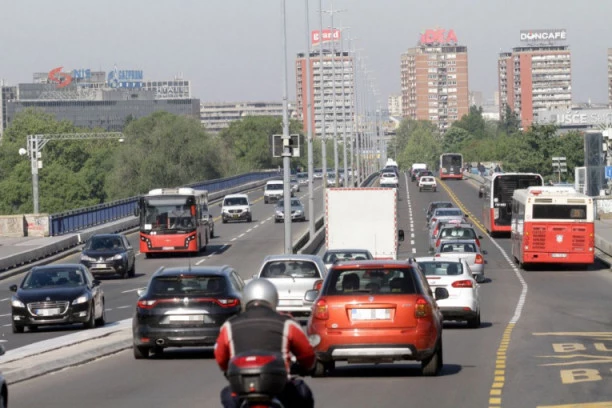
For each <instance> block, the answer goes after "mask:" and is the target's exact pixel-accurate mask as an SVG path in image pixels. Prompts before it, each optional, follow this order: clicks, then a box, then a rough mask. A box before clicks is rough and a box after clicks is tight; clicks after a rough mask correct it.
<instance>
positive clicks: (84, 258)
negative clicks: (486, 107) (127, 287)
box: [81, 234, 136, 278]
mask: <svg viewBox="0 0 612 408" xmlns="http://www.w3.org/2000/svg"><path fill="white" fill-rule="evenodd" d="M81 263H82V264H83V265H85V266H86V267H87V268H89V271H90V272H91V274H92V275H94V276H100V275H105V276H109V275H119V276H121V277H122V278H128V277H130V278H133V277H134V276H135V275H136V254H135V252H134V248H133V247H132V245H131V244H130V241H128V239H127V237H126V236H125V235H122V234H96V235H94V236H92V237H91V238H90V239H89V241H87V243H86V244H85V247H84V248H83V252H81Z"/></svg>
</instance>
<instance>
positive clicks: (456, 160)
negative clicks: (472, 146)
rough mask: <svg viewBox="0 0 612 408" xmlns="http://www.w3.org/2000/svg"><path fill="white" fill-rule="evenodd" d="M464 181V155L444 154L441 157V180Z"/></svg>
mask: <svg viewBox="0 0 612 408" xmlns="http://www.w3.org/2000/svg"><path fill="white" fill-rule="evenodd" d="M446 179H456V180H463V155H462V154H461V153H442V155H441V156H440V180H446Z"/></svg>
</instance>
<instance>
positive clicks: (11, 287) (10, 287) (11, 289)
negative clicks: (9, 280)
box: [9, 285, 17, 292]
mask: <svg viewBox="0 0 612 408" xmlns="http://www.w3.org/2000/svg"><path fill="white" fill-rule="evenodd" d="M9 290H10V291H11V292H17V285H11V286H9Z"/></svg>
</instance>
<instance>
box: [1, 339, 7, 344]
mask: <svg viewBox="0 0 612 408" xmlns="http://www.w3.org/2000/svg"><path fill="white" fill-rule="evenodd" d="M7 341H8V340H5V339H2V340H0V343H6V342H7Z"/></svg>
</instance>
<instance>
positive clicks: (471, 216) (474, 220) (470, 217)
mask: <svg viewBox="0 0 612 408" xmlns="http://www.w3.org/2000/svg"><path fill="white" fill-rule="evenodd" d="M438 185H439V186H442V188H443V189H444V191H446V193H447V194H448V195H449V196H450V198H451V200H452V201H453V202H454V203H455V204H456V205H457V207H458V208H460V209H461V211H463V213H464V214H467V215H468V222H470V223H471V224H472V225H474V226H476V227H477V228H478V229H479V230H480V231H482V233H483V234H485V235H487V229H486V228H485V226H484V224H483V223H481V222H480V220H479V219H478V218H477V217H476V216H475V215H474V214H473V213H472V212H471V211H470V210H468V209H467V208H466V207H465V206H464V205H463V203H462V202H461V201H460V200H459V198H457V196H456V195H455V193H453V192H452V190H451V189H450V188H448V186H447V185H446V183H442V180H440V179H438Z"/></svg>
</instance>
